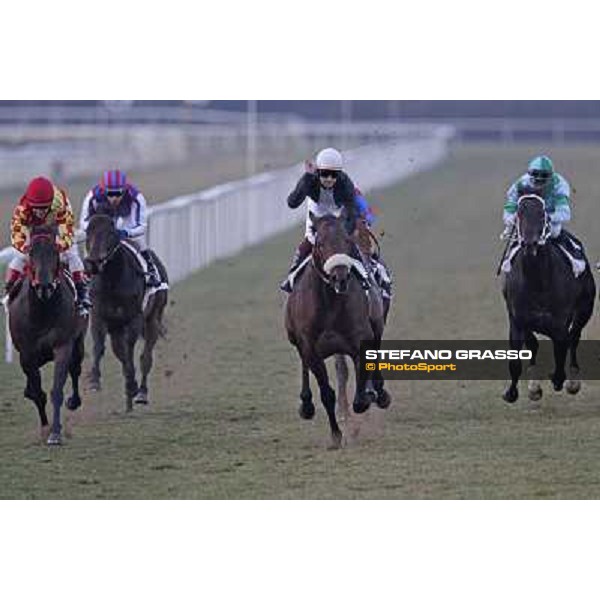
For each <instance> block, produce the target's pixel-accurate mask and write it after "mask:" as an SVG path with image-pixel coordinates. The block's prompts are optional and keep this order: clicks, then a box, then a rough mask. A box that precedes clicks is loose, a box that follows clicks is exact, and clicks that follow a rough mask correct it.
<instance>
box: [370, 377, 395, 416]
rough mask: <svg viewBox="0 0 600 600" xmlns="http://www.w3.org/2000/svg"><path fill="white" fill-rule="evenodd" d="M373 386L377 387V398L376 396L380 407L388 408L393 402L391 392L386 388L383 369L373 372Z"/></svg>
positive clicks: (376, 401)
mask: <svg viewBox="0 0 600 600" xmlns="http://www.w3.org/2000/svg"><path fill="white" fill-rule="evenodd" d="M372 376H373V387H374V388H375V393H376V394H377V398H375V404H377V406H378V407H379V408H383V409H386V408H388V407H389V406H390V404H391V403H392V397H391V396H390V394H389V392H388V391H387V390H386V389H384V387H383V386H384V385H385V380H384V379H383V374H382V373H381V371H374V372H373V375H372Z"/></svg>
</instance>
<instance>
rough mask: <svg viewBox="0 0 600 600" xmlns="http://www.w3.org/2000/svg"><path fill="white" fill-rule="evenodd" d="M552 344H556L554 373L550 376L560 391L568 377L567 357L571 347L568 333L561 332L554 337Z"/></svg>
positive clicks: (557, 390)
mask: <svg viewBox="0 0 600 600" xmlns="http://www.w3.org/2000/svg"><path fill="white" fill-rule="evenodd" d="M552 345H553V346H554V373H553V374H552V377H551V378H550V381H552V385H553V386H554V390H555V391H556V392H560V391H561V390H562V389H563V384H564V383H565V380H566V379H567V374H566V373H565V361H566V359H567V350H568V349H569V345H570V344H569V340H568V335H564V334H559V335H558V336H553V337H552Z"/></svg>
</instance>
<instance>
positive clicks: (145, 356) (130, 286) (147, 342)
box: [84, 214, 169, 412]
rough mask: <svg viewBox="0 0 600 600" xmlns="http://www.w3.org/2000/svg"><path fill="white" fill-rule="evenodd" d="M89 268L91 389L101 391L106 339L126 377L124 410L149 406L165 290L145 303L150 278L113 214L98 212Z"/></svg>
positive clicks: (89, 242)
mask: <svg viewBox="0 0 600 600" xmlns="http://www.w3.org/2000/svg"><path fill="white" fill-rule="evenodd" d="M86 247H87V257H86V259H85V261H84V263H85V265H86V269H87V271H88V272H89V273H91V274H92V276H93V278H92V296H93V307H92V327H91V330H92V338H93V341H94V349H93V360H92V368H91V370H90V374H89V381H90V389H91V390H92V391H98V390H99V389H100V361H101V360H102V357H103V356H104V352H105V344H106V336H107V334H108V335H109V336H110V340H111V345H112V349H113V351H114V353H115V356H116V357H117V358H118V359H119V361H120V363H121V367H122V371H123V376H124V378H125V402H126V404H125V406H126V410H127V412H130V411H131V410H133V403H134V401H135V403H136V404H148V375H149V373H150V370H151V369H152V363H153V351H154V346H155V344H156V342H157V340H158V337H159V336H160V334H161V333H162V332H163V323H162V319H163V313H164V310H165V307H166V305H167V301H168V292H167V290H166V289H159V290H158V291H156V292H155V293H154V294H153V295H151V296H150V298H149V299H148V301H147V303H146V304H145V302H144V297H145V294H146V291H147V290H146V277H145V274H144V272H143V270H142V268H141V266H140V264H139V263H138V260H137V258H136V257H135V255H134V254H133V252H132V251H131V250H130V249H128V247H127V243H126V242H122V241H120V239H119V235H118V232H117V230H116V228H115V226H114V223H113V220H112V218H111V217H110V216H109V215H106V214H96V215H94V216H93V217H92V218H91V219H90V221H89V225H88V229H87V233H86ZM154 261H155V264H156V265H157V268H158V271H159V273H160V276H161V279H162V281H163V282H165V283H168V281H169V279H168V276H167V272H166V269H165V267H164V265H163V264H162V262H161V261H160V259H159V258H158V257H157V256H156V255H154ZM140 338H142V339H143V340H144V350H143V352H142V354H141V356H140V371H141V374H142V379H141V384H140V385H139V386H138V383H137V379H136V372H135V363H134V348H135V344H136V342H137V340H138V339H140Z"/></svg>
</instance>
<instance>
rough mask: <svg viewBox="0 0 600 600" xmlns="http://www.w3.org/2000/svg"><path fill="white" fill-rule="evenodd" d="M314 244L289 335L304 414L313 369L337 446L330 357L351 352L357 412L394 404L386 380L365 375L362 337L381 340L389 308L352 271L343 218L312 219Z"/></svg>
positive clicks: (289, 309)
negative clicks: (373, 405)
mask: <svg viewBox="0 0 600 600" xmlns="http://www.w3.org/2000/svg"><path fill="white" fill-rule="evenodd" d="M313 227H314V230H315V244H314V247H313V251H312V260H311V262H310V263H309V264H308V265H307V267H306V269H305V270H304V272H303V273H302V274H301V276H300V278H299V280H298V281H297V282H296V284H295V285H294V289H293V291H292V293H291V294H290V296H289V298H288V301H287V305H286V312H285V326H286V329H287V333H288V339H289V340H290V343H291V344H293V345H294V346H295V347H296V349H297V350H298V353H299V355H300V360H301V361H302V391H301V393H300V399H301V405H300V416H301V417H302V418H303V419H312V418H313V417H314V414H315V406H314V404H313V402H312V392H311V390H310V384H309V370H310V371H312V373H313V375H314V376H315V378H316V380H317V383H318V385H319V389H320V392H321V401H322V402H323V406H324V407H325V410H326V411H327V417H328V418H329V425H330V429H331V438H332V443H331V447H332V448H339V447H340V446H341V442H342V432H341V431H340V428H339V425H338V422H337V419H336V415H335V392H334V390H333V388H332V387H331V386H330V384H329V378H328V374H327V368H326V366H325V359H326V358H328V357H330V356H333V355H335V354H347V355H349V356H350V357H351V358H352V360H353V361H354V366H355V374H356V393H355V398H354V403H353V407H354V411H355V412H357V413H362V412H365V411H366V410H367V409H368V408H369V406H370V404H371V402H372V401H373V400H374V401H375V402H376V403H377V404H378V405H379V406H380V407H382V408H386V407H387V406H388V405H389V395H388V394H387V392H386V391H385V390H384V389H383V379H382V378H381V376H378V375H376V376H375V377H374V379H373V380H371V379H370V378H363V377H360V343H361V341H373V340H374V341H376V342H380V341H381V337H382V335H383V327H384V309H383V303H382V299H381V294H380V292H379V290H378V289H377V287H376V286H373V287H372V288H371V289H370V290H368V291H366V290H364V289H363V287H362V285H361V283H360V281H359V280H358V277H357V276H356V275H355V274H354V270H353V269H352V264H353V260H354V259H352V258H351V248H352V244H353V243H354V242H353V241H352V240H351V238H350V237H349V236H348V234H347V233H346V230H345V227H344V224H343V220H342V219H338V218H336V217H334V216H331V215H328V216H325V217H322V218H320V219H313Z"/></svg>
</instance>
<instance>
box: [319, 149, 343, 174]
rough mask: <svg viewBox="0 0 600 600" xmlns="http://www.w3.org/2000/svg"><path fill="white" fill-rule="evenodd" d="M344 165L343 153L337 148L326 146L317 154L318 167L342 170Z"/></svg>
mask: <svg viewBox="0 0 600 600" xmlns="http://www.w3.org/2000/svg"><path fill="white" fill-rule="evenodd" d="M342 167H343V159H342V155H341V154H340V153H339V152H338V151H337V150H336V149H335V148H325V149H324V150H321V152H319V154H317V169H327V170H329V171H341V170H342Z"/></svg>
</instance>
